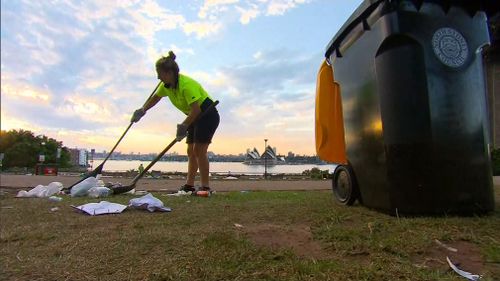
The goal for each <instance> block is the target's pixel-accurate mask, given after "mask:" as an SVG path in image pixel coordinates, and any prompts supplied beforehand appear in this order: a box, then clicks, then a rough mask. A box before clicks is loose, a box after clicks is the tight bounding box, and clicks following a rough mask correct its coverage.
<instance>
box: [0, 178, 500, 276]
mask: <svg viewBox="0 0 500 281" xmlns="http://www.w3.org/2000/svg"><path fill="white" fill-rule="evenodd" d="M1 194H2V195H1V196H0V207H1V209H0V224H1V230H0V279H1V280H466V279H464V278H462V277H460V276H459V275H457V274H456V273H455V272H453V271H451V270H450V268H449V266H448V264H447V263H446V256H449V257H450V259H451V260H452V261H454V262H455V263H459V265H458V266H459V268H461V269H463V270H466V271H470V272H472V273H476V274H477V273H480V274H483V279H482V280H500V204H499V202H500V200H499V198H498V194H500V188H498V187H497V188H496V194H497V199H496V202H497V205H496V209H497V211H496V212H495V213H493V214H492V215H490V216H484V217H465V218H463V217H438V218H429V217H423V218H397V217H391V216H388V215H385V214H381V213H378V212H375V211H372V210H369V209H367V208H365V207H363V206H359V205H355V206H353V207H343V206H338V205H336V204H335V203H334V202H333V200H332V195H331V192H326V191H322V192H320V191H308V192H284V191H282V192H247V193H240V192H232V193H218V194H216V195H214V196H212V197H211V198H199V197H167V196H164V195H163V194H162V193H154V195H155V196H156V197H157V198H159V199H161V200H162V201H163V202H164V203H165V205H166V206H168V207H171V208H172V209H173V211H172V212H170V213H149V212H147V211H143V210H126V211H125V212H123V213H122V214H118V215H104V216H96V217H92V216H87V215H83V214H81V213H77V212H76V211H75V210H74V209H73V208H71V207H70V205H80V204H84V203H89V202H98V201H100V199H89V198H69V197H64V199H63V201H61V202H56V203H54V202H50V201H48V200H47V199H16V198H14V195H15V192H14V191H13V190H7V191H6V190H4V192H2V193H1ZM131 198H133V197H132V196H128V195H118V196H114V197H111V198H107V200H108V201H111V202H116V203H122V204H128V201H129V200H130V199H131ZM53 207H59V210H57V211H51V208H53ZM436 240H438V241H440V242H442V243H444V244H446V245H448V246H449V247H452V248H455V249H457V250H458V251H457V252H452V251H449V250H447V249H445V247H443V246H440V245H439V244H438V242H436ZM495 278H496V279H495Z"/></svg>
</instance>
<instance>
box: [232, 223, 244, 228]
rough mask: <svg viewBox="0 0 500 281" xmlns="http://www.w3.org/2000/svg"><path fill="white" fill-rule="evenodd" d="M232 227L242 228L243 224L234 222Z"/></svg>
mask: <svg viewBox="0 0 500 281" xmlns="http://www.w3.org/2000/svg"><path fill="white" fill-rule="evenodd" d="M234 227H236V228H243V225H241V224H239V223H235V224H234Z"/></svg>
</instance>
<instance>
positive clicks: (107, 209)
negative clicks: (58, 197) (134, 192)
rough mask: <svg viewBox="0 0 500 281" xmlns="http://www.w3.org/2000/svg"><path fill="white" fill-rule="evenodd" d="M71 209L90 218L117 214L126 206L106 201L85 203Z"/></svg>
mask: <svg viewBox="0 0 500 281" xmlns="http://www.w3.org/2000/svg"><path fill="white" fill-rule="evenodd" d="M71 207H73V208H75V209H77V210H80V211H82V212H84V213H87V214H89V215H91V216H97V215H106V214H119V213H121V212H123V210H125V209H126V208H127V206H125V205H122V204H117V203H111V202H108V201H101V202H99V203H87V204H84V205H81V206H78V207H76V206H73V205H71Z"/></svg>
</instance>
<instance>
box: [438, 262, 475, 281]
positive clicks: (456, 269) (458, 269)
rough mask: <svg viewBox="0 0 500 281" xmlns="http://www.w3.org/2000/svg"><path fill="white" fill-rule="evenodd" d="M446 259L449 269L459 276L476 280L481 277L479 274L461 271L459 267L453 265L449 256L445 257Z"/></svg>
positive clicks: (472, 280)
mask: <svg viewBox="0 0 500 281" xmlns="http://www.w3.org/2000/svg"><path fill="white" fill-rule="evenodd" d="M446 260H447V261H448V264H449V265H450V267H451V269H453V270H454V271H455V272H456V273H458V274H459V275H460V276H462V277H465V278H467V280H471V281H477V280H479V279H481V275H477V274H472V273H470V272H467V271H463V270H461V269H460V268H458V267H457V266H456V265H454V264H453V263H452V262H451V260H450V258H448V257H446Z"/></svg>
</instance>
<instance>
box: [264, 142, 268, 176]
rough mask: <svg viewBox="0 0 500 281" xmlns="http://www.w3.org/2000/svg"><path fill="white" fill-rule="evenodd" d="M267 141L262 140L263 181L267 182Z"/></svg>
mask: <svg viewBox="0 0 500 281" xmlns="http://www.w3.org/2000/svg"><path fill="white" fill-rule="evenodd" d="M266 152H267V139H264V179H265V180H267V153H266Z"/></svg>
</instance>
